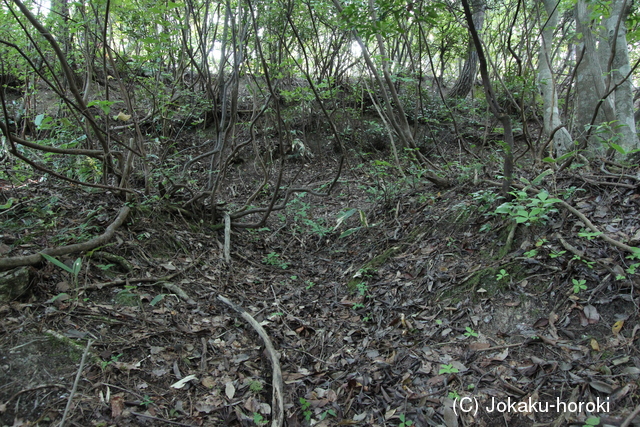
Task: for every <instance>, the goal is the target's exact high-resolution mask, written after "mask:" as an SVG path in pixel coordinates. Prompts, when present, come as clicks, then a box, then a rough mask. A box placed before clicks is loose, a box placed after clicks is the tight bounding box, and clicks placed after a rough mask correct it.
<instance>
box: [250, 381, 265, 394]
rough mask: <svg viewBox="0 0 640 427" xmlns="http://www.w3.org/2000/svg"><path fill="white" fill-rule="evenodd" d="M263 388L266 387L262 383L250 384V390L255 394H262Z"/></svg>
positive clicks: (252, 382)
mask: <svg viewBox="0 0 640 427" xmlns="http://www.w3.org/2000/svg"><path fill="white" fill-rule="evenodd" d="M263 388H264V387H263V385H262V383H261V382H260V381H251V384H249V390H251V391H252V392H253V393H260V392H261V391H262V389H263Z"/></svg>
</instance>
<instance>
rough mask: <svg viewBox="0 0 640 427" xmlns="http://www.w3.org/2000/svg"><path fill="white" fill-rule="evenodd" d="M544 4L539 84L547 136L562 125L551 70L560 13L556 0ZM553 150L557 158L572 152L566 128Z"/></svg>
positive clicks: (555, 138)
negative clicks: (545, 19) (544, 22)
mask: <svg viewBox="0 0 640 427" xmlns="http://www.w3.org/2000/svg"><path fill="white" fill-rule="evenodd" d="M543 2H544V7H545V9H546V12H547V16H548V19H547V21H546V24H545V26H544V28H543V29H542V46H540V53H539V60H538V83H539V85H540V90H541V91H542V98H543V109H544V113H543V115H544V131H545V133H546V134H547V135H551V133H552V132H553V131H554V130H555V129H556V128H557V127H558V126H560V125H561V121H560V112H559V110H558V92H557V87H556V81H555V77H554V74H553V71H552V70H551V64H552V63H553V57H552V55H553V54H552V52H553V33H554V31H555V29H556V26H557V25H558V12H557V10H556V6H557V2H556V0H543ZM553 148H554V151H555V154H556V155H557V156H562V155H563V154H565V153H567V152H569V151H571V150H572V148H573V140H572V138H571V135H570V134H569V131H568V130H567V129H566V128H565V127H562V128H561V129H559V130H558V131H557V132H556V133H555V134H554V135H553ZM539 154H542V153H539Z"/></svg>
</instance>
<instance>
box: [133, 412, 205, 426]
mask: <svg viewBox="0 0 640 427" xmlns="http://www.w3.org/2000/svg"><path fill="white" fill-rule="evenodd" d="M131 415H135V416H136V417H142V418H147V419H149V420H154V421H160V422H162V423H167V424H173V425H174V426H184V427H193V424H185V423H180V422H178V421H171V420H165V419H163V418H158V417H153V416H151V415H147V414H141V413H139V412H133V411H131Z"/></svg>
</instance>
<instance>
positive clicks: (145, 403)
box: [140, 394, 153, 408]
mask: <svg viewBox="0 0 640 427" xmlns="http://www.w3.org/2000/svg"><path fill="white" fill-rule="evenodd" d="M140 405H142V406H144V407H145V408H148V407H149V405H153V399H152V398H151V397H150V396H149V395H148V394H145V395H144V399H142V402H140Z"/></svg>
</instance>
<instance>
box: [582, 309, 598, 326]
mask: <svg viewBox="0 0 640 427" xmlns="http://www.w3.org/2000/svg"><path fill="white" fill-rule="evenodd" d="M583 312H584V315H585V317H586V318H587V320H588V321H589V324H591V325H593V324H594V323H598V321H599V320H600V314H598V310H597V309H596V308H595V307H594V306H592V305H591V304H588V305H585V306H584V310H583Z"/></svg>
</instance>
